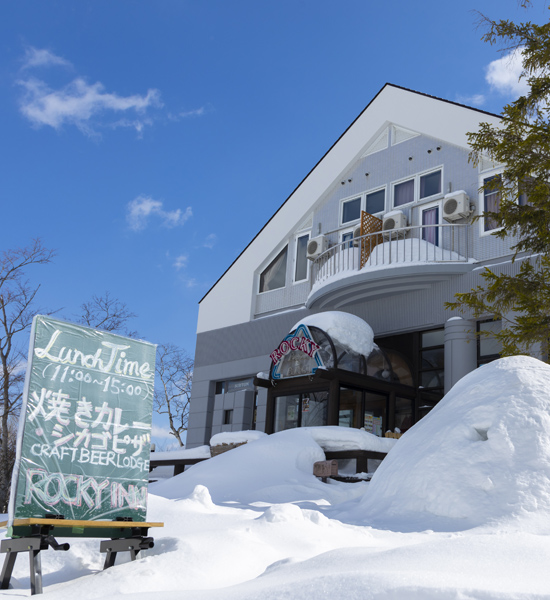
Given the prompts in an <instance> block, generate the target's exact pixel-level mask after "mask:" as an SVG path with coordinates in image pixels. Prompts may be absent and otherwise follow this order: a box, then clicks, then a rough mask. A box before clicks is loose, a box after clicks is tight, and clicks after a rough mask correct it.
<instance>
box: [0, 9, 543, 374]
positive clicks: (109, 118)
mask: <svg viewBox="0 0 550 600" xmlns="http://www.w3.org/2000/svg"><path fill="white" fill-rule="evenodd" d="M474 10H479V11H481V12H484V13H486V14H487V15H489V16H490V17H492V18H512V19H515V20H534V21H539V22H542V21H545V20H546V19H547V18H548V15H547V13H548V10H547V8H546V7H545V4H544V3H542V2H539V1H535V2H534V4H533V8H532V9H531V10H529V11H524V10H522V9H520V8H519V7H518V6H517V3H516V1H515V0H505V1H503V0H477V2H474V1H473V0H472V2H445V3H442V2H440V1H437V2H436V1H435V0H425V1H424V2H422V3H421V4H418V3H413V2H410V1H408V0H407V1H405V0H393V1H392V2H385V3H384V2H374V1H370V0H362V1H361V0H341V1H340V2H332V1H328V0H315V1H314V0H292V1H291V0H278V1H277V2H272V1H266V2H258V1H252V0H233V1H231V2H228V1H227V0H162V1H161V2H149V1H145V0H93V1H85V0H82V1H79V2H61V1H53V0H52V1H49V0H18V1H17V2H3V3H1V4H0V56H1V60H0V131H1V132H2V136H1V144H0V165H1V167H0V169H1V177H0V201H1V206H2V212H1V213H0V214H1V217H0V219H1V220H0V223H1V229H0V231H1V239H2V242H1V248H2V249H7V248H14V247H18V246H24V245H26V244H28V243H29V242H30V240H31V239H32V238H34V237H37V236H39V237H41V238H42V239H43V241H44V244H45V245H46V246H48V247H50V248H54V249H56V253H57V256H56V258H55V261H54V262H53V264H51V265H48V266H43V267H37V268H36V269H34V270H32V272H30V273H29V275H30V276H31V278H32V280H33V281H36V282H40V283H41V286H42V287H41V290H40V293H39V301H38V304H39V305H41V306H45V307H49V308H51V309H58V308H60V309H61V310H60V312H59V313H58V315H59V316H61V317H67V318H71V317H73V316H74V315H75V314H77V313H78V311H79V306H80V305H81V304H82V303H83V302H85V301H87V300H89V299H90V298H91V296H92V295H93V294H102V293H104V292H106V291H109V292H110V294H111V295H112V296H115V297H117V298H119V299H120V300H122V301H124V302H126V303H127V304H128V306H129V307H130V309H131V310H132V311H133V312H135V313H137V315H138V317H137V318H136V319H135V321H134V323H133V324H132V325H131V326H132V328H133V329H136V330H138V331H139V333H140V334H141V336H142V337H143V338H145V339H147V340H149V341H151V342H155V343H161V342H171V343H175V344H178V345H180V346H182V347H183V348H185V349H187V351H188V352H189V353H190V354H192V353H193V352H194V344H195V327H196V317H197V311H198V302H199V300H200V298H201V297H202V296H203V295H204V294H205V293H206V292H207V291H208V289H209V288H210V286H211V285H212V284H213V283H214V282H215V281H216V280H217V279H218V277H219V276H220V275H221V274H222V273H223V272H224V271H225V269H226V268H227V267H228V266H229V265H230V264H231V263H232V262H233V260H234V259H235V258H236V257H237V256H238V254H239V253H240V252H241V251H242V249H243V248H244V247H245V246H246V245H247V244H248V242H249V241H250V240H251V239H252V238H253V237H254V235H255V234H256V233H257V231H258V230H259V229H260V228H261V227H262V226H263V225H264V223H265V222H266V221H267V220H268V219H269V218H270V217H271V215H272V214H273V213H274V212H275V211H276V209H277V208H278V207H279V206H280V205H281V203H282V202H283V201H284V200H285V199H286V198H287V196H288V195H289V194H290V193H291V192H292V190H293V189H294V188H295V187H296V186H297V185H298V184H299V183H300V181H301V180H302V179H303V177H304V176H305V175H306V174H307V173H308V172H309V170H310V169H311V168H312V167H313V166H314V165H315V163H316V162H317V161H318V160H319V159H320V158H321V156H322V155H323V154H324V153H325V152H326V151H327V150H328V148H329V147H330V146H331V145H332V144H333V143H334V141H335V140H336V139H337V138H338V137H339V136H340V134H341V133H342V132H343V131H344V130H345V129H346V128H347V126H348V125H349V124H350V123H351V122H352V121H353V120H354V119H355V117H356V116H357V115H358V114H359V113H360V112H361V110H362V109H363V108H364V107H365V106H366V105H367V104H368V102H369V101H370V100H371V99H372V98H373V96H375V95H376V93H377V92H378V91H379V90H380V88H381V87H382V86H383V85H384V84H385V83H386V82H390V83H394V84H396V85H400V86H403V87H408V88H411V89H415V90H418V91H421V92H425V93H428V94H433V95H435V96H438V97H441V98H445V99H449V100H453V101H457V102H462V103H466V104H469V105H475V106H478V107H479V108H482V109H484V110H487V111H491V112H497V113H498V112H500V110H501V108H502V106H503V104H505V103H506V102H508V101H509V100H511V99H513V98H514V97H515V96H517V95H518V93H519V92H520V91H521V88H520V87H518V85H517V81H516V80H517V76H515V75H514V73H513V69H514V63H513V61H512V60H505V61H503V60H501V61H500V62H497V63H495V62H494V61H497V60H498V59H499V58H500V57H501V56H502V55H501V54H499V53H498V49H497V48H496V47H491V46H489V45H488V44H484V43H483V42H482V41H481V40H480V38H481V35H482V33H483V31H482V30H480V29H479V28H477V27H476V22H477V16H476V14H475V13H474V12H473V11H474ZM491 64H493V66H492V67H491V70H490V71H488V69H489V65H491ZM510 71H512V74H511V75H510ZM488 73H489V75H488ZM220 310H223V307H220ZM266 367H267V366H266Z"/></svg>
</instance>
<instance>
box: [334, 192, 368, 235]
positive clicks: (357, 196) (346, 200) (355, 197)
mask: <svg viewBox="0 0 550 600" xmlns="http://www.w3.org/2000/svg"><path fill="white" fill-rule="evenodd" d="M364 195H365V194H364V192H361V193H360V194H354V195H353V196H348V197H347V198H343V199H342V200H340V215H339V222H340V226H341V227H351V226H352V225H354V224H355V223H358V222H359V221H360V220H361V211H362V210H363V206H364V200H363V197H364ZM355 200H359V216H358V217H357V218H356V219H352V220H351V221H344V205H345V204H347V203H349V202H354V201H355Z"/></svg>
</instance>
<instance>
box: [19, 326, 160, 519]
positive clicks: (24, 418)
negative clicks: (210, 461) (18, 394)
mask: <svg viewBox="0 0 550 600" xmlns="http://www.w3.org/2000/svg"><path fill="white" fill-rule="evenodd" d="M155 352H156V347H155V345H153V344H150V343H148V342H142V341H138V340H134V339H130V338H125V337H121V336H118V335H114V334H111V333H107V332H103V331H97V330H94V329H90V328H88V327H83V326H81V325H75V324H72V323H66V322H64V321H60V320H57V319H53V318H51V317H45V316H41V315H37V316H36V317H35V318H34V321H33V328H32V332H31V342H30V349H29V363H28V367H27V378H26V382H25V394H24V399H23V407H22V412H21V422H20V428H19V439H18V448H17V460H16V467H15V470H14V476H13V479H12V494H11V498H10V511H9V518H10V521H11V520H13V519H19V518H26V517H44V516H45V515H46V514H57V515H62V516H64V517H65V518H66V519H81V520H91V521H93V520H111V519H113V520H114V519H116V518H117V517H129V518H131V519H132V520H136V521H143V520H145V518H146V506H147V483H148V476H149V454H150V446H151V418H152V406H153V390H154V379H155Z"/></svg>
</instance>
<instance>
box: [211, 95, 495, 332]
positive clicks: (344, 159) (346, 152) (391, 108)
mask: <svg viewBox="0 0 550 600" xmlns="http://www.w3.org/2000/svg"><path fill="white" fill-rule="evenodd" d="M500 118H501V117H500V116H499V115H495V114H493V113H490V112H487V111H484V110H480V109H477V108H472V107H469V106H466V105H464V104H460V103H457V102H452V101H450V100H444V99H442V98H437V97H435V96H431V95H429V94H424V93H422V92H417V91H414V90H410V89H407V88H404V87H401V86H397V85H393V84H389V83H386V84H385V85H384V87H383V88H382V89H381V90H380V91H379V92H378V93H377V94H376V96H375V97H374V98H373V99H372V100H371V101H370V102H369V104H368V105H367V106H366V107H365V108H364V109H363V110H362V111H361V113H360V114H359V115H358V116H357V117H356V119H354V121H353V122H352V123H351V124H350V125H349V127H348V128H347V129H346V130H345V131H344V132H343V133H342V135H341V136H340V137H339V138H338V139H337V140H336V141H335V142H334V144H332V146H331V147H330V148H329V149H328V151H327V152H326V153H325V154H324V155H323V156H322V158H321V159H320V160H319V161H318V162H317V163H316V165H315V166H314V167H313V168H312V169H311V171H310V172H309V173H308V174H307V175H306V176H305V177H304V179H303V180H302V181H301V182H300V183H299V184H298V186H297V187H296V188H295V189H294V190H293V192H292V193H291V194H290V196H288V198H287V199H286V200H285V201H284V202H283V204H282V205H281V206H280V207H279V209H278V210H277V211H276V212H275V213H274V215H273V216H272V217H271V219H269V221H268V222H267V223H266V224H265V225H264V226H263V227H262V229H261V230H260V231H259V232H258V233H257V234H256V236H255V237H254V238H253V239H252V240H251V241H250V243H249V244H248V245H247V246H246V247H245V248H244V249H243V251H242V252H241V253H240V254H239V256H238V257H237V258H236V259H235V260H234V261H233V263H232V264H231V265H230V266H229V267H228V268H227V269H226V270H225V272H224V273H223V274H222V275H221V276H220V278H219V279H218V280H217V281H216V283H215V284H214V285H213V286H212V287H211V288H210V290H209V291H208V292H207V293H206V294H205V295H204V296H203V298H202V299H201V300H200V302H199V304H201V309H202V308H203V306H204V304H203V303H204V301H205V299H206V298H207V297H208V296H209V295H210V294H211V293H212V292H213V290H214V289H215V288H216V287H217V286H218V285H219V284H220V282H221V281H222V280H223V279H224V278H225V277H226V276H227V274H228V273H229V272H230V271H231V270H233V269H234V268H235V267H236V265H237V264H238V263H239V262H240V261H241V260H243V257H244V256H245V255H246V254H247V251H248V250H249V249H250V248H251V246H253V245H256V243H257V242H258V240H259V238H260V237H262V234H266V235H267V231H269V230H270V229H271V228H272V227H273V226H275V224H276V222H277V221H279V220H280V219H279V216H281V218H282V213H284V212H285V211H286V210H287V207H288V205H289V204H290V205H294V204H296V208H299V209H300V210H301V211H302V212H301V213H300V214H295V215H293V217H295V219H296V221H299V220H300V219H302V218H304V217H305V216H306V215H305V213H306V211H305V210H302V209H305V208H307V210H310V209H311V207H312V206H313V204H314V203H315V202H316V201H317V199H318V197H319V195H320V193H321V190H322V192H324V191H325V189H328V187H329V186H330V184H331V183H332V182H333V181H335V180H336V178H337V177H339V176H340V174H341V172H342V171H343V170H344V169H345V168H347V166H349V164H350V163H352V162H353V160H355V159H357V158H358V156H360V155H361V153H364V151H365V150H366V149H367V147H368V145H369V144H372V143H373V142H374V141H375V139H376V137H375V135H379V134H380V128H381V126H383V125H384V123H395V124H398V125H399V126H401V127H404V128H407V129H410V130H412V131H417V132H419V133H422V134H426V135H429V136H431V137H434V138H438V139H442V140H445V141H448V142H449V143H453V144H455V145H457V146H461V147H464V148H467V136H466V134H467V133H468V132H470V131H475V130H477V129H478V127H479V123H480V122H482V121H491V122H493V124H495V123H497V122H498V121H499V120H500ZM323 186H324V189H323ZM307 203H309V204H310V206H306V204H307ZM295 224H296V223H293V225H295ZM267 237H268V238H271V237H272V236H270V235H267ZM266 243H267V244H271V246H270V251H272V250H274V244H273V239H270V240H266ZM276 243H279V241H277V242H275V244H276ZM260 250H261V251H263V248H261V249H260ZM255 255H256V253H255ZM256 256H257V255H256ZM265 258H267V255H266V256H262V257H261V260H264V259H265ZM252 275H253V274H252ZM242 276H243V274H241V279H242ZM248 314H249V315H250V311H249V312H248ZM243 319H244V312H243V318H241V319H240V321H239V322H242V320H243ZM200 321H201V316H200V314H199V329H200V328H201V327H200ZM214 328H217V327H214Z"/></svg>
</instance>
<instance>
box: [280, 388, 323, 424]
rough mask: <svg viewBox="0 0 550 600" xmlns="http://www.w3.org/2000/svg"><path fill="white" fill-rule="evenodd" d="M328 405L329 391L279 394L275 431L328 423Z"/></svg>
mask: <svg viewBox="0 0 550 600" xmlns="http://www.w3.org/2000/svg"><path fill="white" fill-rule="evenodd" d="M327 405H328V391H320V392H307V393H302V394H289V395H287V396H277V397H276V398H275V423H274V432H275V433H276V432H277V431H284V430H285V429H294V428H295V427H320V426H322V425H326V424H327Z"/></svg>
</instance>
